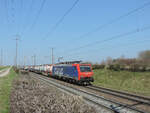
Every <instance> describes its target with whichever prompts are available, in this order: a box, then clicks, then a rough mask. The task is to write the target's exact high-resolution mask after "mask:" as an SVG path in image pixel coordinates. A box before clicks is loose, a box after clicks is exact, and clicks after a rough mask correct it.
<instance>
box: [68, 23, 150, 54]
mask: <svg viewBox="0 0 150 113" xmlns="http://www.w3.org/2000/svg"><path fill="white" fill-rule="evenodd" d="M149 29H150V25H149V26H145V27H142V28H138V29H134V30H132V31H128V32H125V33H121V34H119V35H115V36H112V37H110V38H107V39H104V40H98V41H95V42H91V43H89V44H86V45H84V46H80V47H77V48H74V49H71V50H69V51H68V52H66V53H71V52H74V51H79V50H80V49H82V48H86V47H91V46H94V45H96V44H100V43H104V42H107V41H111V40H114V39H118V38H122V37H125V36H129V35H132V34H136V33H138V32H143V31H145V30H149ZM66 53H65V54H66Z"/></svg>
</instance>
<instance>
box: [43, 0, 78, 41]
mask: <svg viewBox="0 0 150 113" xmlns="http://www.w3.org/2000/svg"><path fill="white" fill-rule="evenodd" d="M78 2H79V0H76V1H75V2H74V3H73V5H72V6H71V7H70V8H69V9H68V10H67V11H66V12H65V13H64V15H63V16H62V17H61V18H60V19H59V20H58V22H57V23H56V24H55V25H54V26H53V27H52V29H51V30H50V31H49V32H48V33H47V34H46V36H45V37H44V38H43V39H46V38H47V37H48V35H50V34H52V33H53V32H54V31H55V30H56V29H57V27H58V26H59V25H60V24H61V23H62V22H63V20H64V19H65V17H66V16H67V15H68V14H69V13H70V12H71V11H72V10H73V8H74V7H75V6H76V4H77V3H78Z"/></svg>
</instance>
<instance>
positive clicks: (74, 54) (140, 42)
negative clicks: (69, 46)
mask: <svg viewBox="0 0 150 113" xmlns="http://www.w3.org/2000/svg"><path fill="white" fill-rule="evenodd" d="M143 42H147V43H149V42H150V39H147V40H142V41H135V40H134V42H133V43H125V44H124V45H121V46H119V48H120V47H130V46H132V45H137V44H143ZM108 47H109V48H106V47H101V48H98V49H92V50H88V51H80V52H76V53H73V54H70V55H66V56H69V57H70V56H76V55H78V54H83V53H84V54H85V53H88V52H89V51H90V53H92V52H95V51H97V52H98V51H101V52H102V50H106V49H111V50H112V48H114V49H116V48H117V47H118V45H115V46H108ZM108 52H110V51H108Z"/></svg>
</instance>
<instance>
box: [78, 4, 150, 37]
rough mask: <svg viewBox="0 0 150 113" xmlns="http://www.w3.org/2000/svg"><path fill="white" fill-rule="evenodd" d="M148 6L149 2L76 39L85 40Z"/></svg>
mask: <svg viewBox="0 0 150 113" xmlns="http://www.w3.org/2000/svg"><path fill="white" fill-rule="evenodd" d="M149 5H150V2H147V3H145V4H143V5H141V6H139V7H137V8H135V9H133V10H131V11H129V12H127V13H125V14H123V15H121V16H119V17H117V18H114V19H112V20H110V21H108V22H106V23H104V24H102V25H100V26H98V27H97V28H95V29H93V30H91V31H89V32H87V33H85V34H83V35H81V36H79V37H78V39H81V38H85V37H87V36H89V35H92V34H93V33H95V32H98V31H99V30H101V29H103V28H105V27H107V26H109V25H111V24H113V23H115V22H118V21H119V20H121V19H123V18H125V17H128V16H129V15H131V14H133V13H135V12H138V11H139V10H141V9H143V8H145V7H147V6H149Z"/></svg>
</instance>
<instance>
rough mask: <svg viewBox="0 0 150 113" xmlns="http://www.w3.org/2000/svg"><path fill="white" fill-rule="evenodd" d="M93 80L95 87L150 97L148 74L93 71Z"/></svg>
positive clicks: (149, 77) (149, 73)
mask: <svg viewBox="0 0 150 113" xmlns="http://www.w3.org/2000/svg"><path fill="white" fill-rule="evenodd" d="M94 80H95V81H94V83H93V84H95V85H97V86H103V87H107V88H111V89H117V90H123V91H126V92H131V93H136V94H141V95H145V96H150V72H130V71H114V70H108V69H95V70H94Z"/></svg>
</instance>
